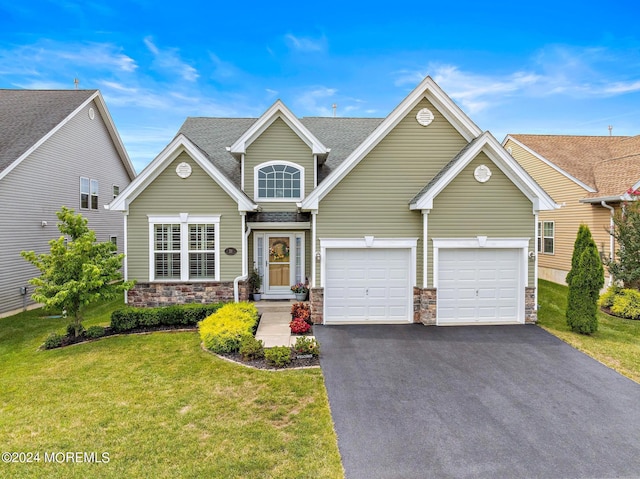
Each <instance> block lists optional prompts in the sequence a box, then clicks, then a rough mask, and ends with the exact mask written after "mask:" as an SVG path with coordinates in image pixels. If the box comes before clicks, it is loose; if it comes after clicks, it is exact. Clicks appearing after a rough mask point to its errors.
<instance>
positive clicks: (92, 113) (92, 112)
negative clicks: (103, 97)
mask: <svg viewBox="0 0 640 479" xmlns="http://www.w3.org/2000/svg"><path fill="white" fill-rule="evenodd" d="M95 117H96V112H95V111H93V108H89V118H91V119H92V120H93V119H94V118H95Z"/></svg>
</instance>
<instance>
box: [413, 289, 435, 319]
mask: <svg viewBox="0 0 640 479" xmlns="http://www.w3.org/2000/svg"><path fill="white" fill-rule="evenodd" d="M436 301H437V297H436V290H435V289H434V288H424V289H422V288H413V322H414V323H422V324H424V325H425V326H429V325H433V324H436V312H437V311H436V304H437V302H436Z"/></svg>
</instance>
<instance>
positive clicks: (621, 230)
mask: <svg viewBox="0 0 640 479" xmlns="http://www.w3.org/2000/svg"><path fill="white" fill-rule="evenodd" d="M611 234H612V235H613V237H614V238H615V240H616V243H617V245H618V250H617V251H616V253H615V257H614V258H612V259H610V260H609V261H608V262H607V267H608V268H609V272H610V273H611V275H612V276H613V277H614V279H615V280H616V281H622V283H623V286H624V287H625V288H633V289H640V203H639V202H638V201H635V202H633V203H630V204H625V205H624V208H622V209H620V210H617V211H616V212H615V214H614V216H613V231H611Z"/></svg>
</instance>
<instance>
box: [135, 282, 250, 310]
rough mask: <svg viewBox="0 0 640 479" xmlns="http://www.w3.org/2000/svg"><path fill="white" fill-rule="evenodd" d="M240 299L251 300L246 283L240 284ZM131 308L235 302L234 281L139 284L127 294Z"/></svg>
mask: <svg viewBox="0 0 640 479" xmlns="http://www.w3.org/2000/svg"><path fill="white" fill-rule="evenodd" d="M238 287H239V291H238V292H239V299H240V301H246V300H248V299H249V288H248V287H247V283H246V282H240V283H239V285H238ZM127 300H128V303H129V304H130V305H131V306H142V307H155V306H170V305H172V304H185V303H202V304H207V303H217V302H219V301H233V281H223V282H217V283H137V284H136V285H135V286H134V287H133V289H131V290H129V291H128V292H127Z"/></svg>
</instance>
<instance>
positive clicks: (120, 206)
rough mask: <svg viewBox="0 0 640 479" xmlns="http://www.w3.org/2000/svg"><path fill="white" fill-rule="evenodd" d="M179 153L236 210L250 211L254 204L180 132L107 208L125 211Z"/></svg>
mask: <svg viewBox="0 0 640 479" xmlns="http://www.w3.org/2000/svg"><path fill="white" fill-rule="evenodd" d="M182 153H187V154H188V155H189V156H190V157H191V159H192V160H193V161H194V162H195V163H196V164H197V165H198V166H200V168H202V169H203V170H204V171H205V172H206V173H207V174H208V175H209V176H210V177H211V179H213V180H214V181H215V182H216V183H217V184H218V185H219V186H220V187H221V188H222V189H223V190H224V191H225V192H226V193H227V194H228V195H229V196H230V197H231V198H233V199H234V200H235V201H236V203H238V211H254V210H256V209H257V208H258V206H257V205H256V204H255V203H253V201H251V199H250V198H249V197H248V196H247V195H246V194H245V193H244V192H243V191H241V190H240V189H238V187H237V186H236V185H235V184H233V183H232V182H231V180H229V179H228V178H227V177H226V176H225V175H224V174H223V173H222V172H221V171H220V170H219V169H218V168H217V167H216V166H214V165H213V163H211V161H210V160H209V159H208V158H207V157H205V156H204V155H203V153H202V152H201V151H200V150H199V149H198V147H196V146H195V145H194V144H193V143H192V142H191V140H189V139H188V138H187V137H186V136H184V135H183V134H179V135H178V136H176V137H175V138H174V139H173V141H172V142H171V143H169V144H168V145H167V146H166V147H165V148H164V150H162V152H160V154H159V155H158V156H156V157H155V159H154V160H153V161H152V162H151V163H150V164H149V165H148V166H147V167H146V168H145V169H144V170H143V171H142V172H141V173H140V174H139V175H138V176H137V177H136V178H135V179H134V180H133V181H132V182H131V183H129V185H128V186H127V187H126V188H125V189H124V190H123V191H121V192H120V195H119V196H118V197H117V198H116V199H114V200H113V201H112V202H111V203H110V204H109V209H111V210H119V211H127V210H128V209H129V205H130V204H131V202H132V201H133V200H135V199H136V198H137V197H138V195H140V194H141V193H142V192H143V191H144V190H145V188H146V187H147V186H149V185H150V184H151V183H152V182H153V181H154V180H155V179H156V178H157V177H158V176H159V175H160V174H161V173H162V172H163V171H164V170H165V168H166V167H167V166H169V165H170V164H171V162H173V161H174V160H175V159H176V158H177V157H178V156H180V155H181V154H182Z"/></svg>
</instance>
